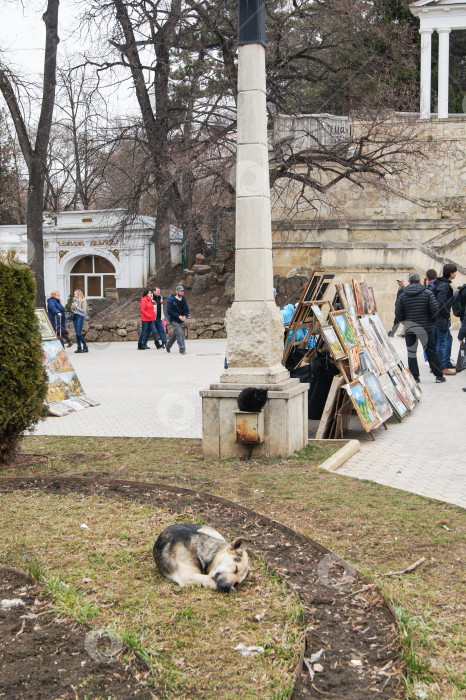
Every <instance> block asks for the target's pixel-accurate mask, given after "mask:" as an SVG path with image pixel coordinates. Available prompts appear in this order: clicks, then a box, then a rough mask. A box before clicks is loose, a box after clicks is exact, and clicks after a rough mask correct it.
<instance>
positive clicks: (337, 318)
mask: <svg viewBox="0 0 466 700" xmlns="http://www.w3.org/2000/svg"><path fill="white" fill-rule="evenodd" d="M330 318H331V319H332V323H333V325H334V327H335V330H336V332H337V334H338V337H339V339H340V342H341V344H342V345H343V347H344V349H345V350H346V352H348V351H349V350H350V349H351V348H355V347H359V342H358V339H357V337H356V332H355V330H354V328H353V325H352V323H351V321H350V320H349V318H348V315H347V313H346V311H331V312H330Z"/></svg>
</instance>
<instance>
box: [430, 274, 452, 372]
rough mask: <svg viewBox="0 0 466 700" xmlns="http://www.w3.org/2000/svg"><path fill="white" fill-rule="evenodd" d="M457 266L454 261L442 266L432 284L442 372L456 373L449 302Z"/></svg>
mask: <svg viewBox="0 0 466 700" xmlns="http://www.w3.org/2000/svg"><path fill="white" fill-rule="evenodd" d="M457 269H458V268H457V267H456V265H455V264H454V263H447V264H446V265H444V266H443V275H442V277H439V278H438V279H437V280H436V281H435V282H434V286H433V290H432V291H433V292H434V294H435V298H436V299H437V303H438V305H439V314H438V316H437V321H436V323H435V335H436V343H437V355H438V356H439V360H440V364H441V366H442V370H443V373H444V374H456V372H455V365H454V364H453V363H452V361H451V358H450V355H451V344H452V340H453V338H452V335H451V333H450V325H451V323H450V315H451V302H452V299H453V288H452V286H451V283H452V282H453V280H454V279H455V277H456V272H457Z"/></svg>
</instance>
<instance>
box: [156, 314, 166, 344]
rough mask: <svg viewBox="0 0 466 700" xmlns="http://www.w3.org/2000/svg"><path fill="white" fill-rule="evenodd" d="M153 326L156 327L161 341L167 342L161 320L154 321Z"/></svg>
mask: <svg viewBox="0 0 466 700" xmlns="http://www.w3.org/2000/svg"><path fill="white" fill-rule="evenodd" d="M154 323H155V327H156V329H157V333H158V334H159V338H160V340H161V341H162V343H163V344H164V345H166V344H167V336H166V334H165V328H164V327H163V321H161V320H159V321H154ZM154 341H155V335H154Z"/></svg>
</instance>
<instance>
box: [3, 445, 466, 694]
mask: <svg viewBox="0 0 466 700" xmlns="http://www.w3.org/2000/svg"><path fill="white" fill-rule="evenodd" d="M22 450H23V451H24V452H29V453H39V454H48V455H49V466H48V467H47V468H44V467H43V466H42V465H41V466H40V467H38V468H37V469H35V470H34V469H15V468H11V467H10V468H9V469H8V470H6V471H4V472H2V474H4V475H5V476H19V475H29V474H31V472H33V473H34V471H37V472H38V473H41V474H46V473H52V474H53V473H62V474H66V473H67V474H84V473H88V472H92V473H94V474H99V473H100V474H106V475H109V476H112V477H115V478H123V479H147V480H148V481H153V482H159V483H168V484H176V485H180V486H185V487H187V488H194V489H200V490H203V491H207V492H210V493H213V494H217V495H219V496H222V497H224V498H230V499H231V500H233V501H236V502H238V503H242V504H243V505H245V506H249V507H250V508H253V509H254V510H256V511H259V512H261V513H264V514H265V515H268V516H269V517H272V518H275V519H276V520H279V521H280V522H282V523H284V524H286V525H288V526H289V527H292V528H294V529H296V530H298V531H300V532H303V533H304V534H306V535H308V536H310V537H312V538H313V539H315V540H317V541H319V542H321V543H322V544H324V545H325V546H327V547H329V548H330V549H332V550H333V551H335V552H337V553H338V554H340V555H341V556H343V557H344V558H345V559H348V560H350V561H351V562H352V563H353V564H354V565H355V566H357V567H358V568H359V569H360V570H361V571H362V572H363V573H364V574H366V575H368V576H370V577H372V578H375V579H376V580H377V576H378V575H379V574H382V573H386V572H389V571H397V570H400V569H403V568H404V567H405V566H407V565H408V564H412V563H413V562H414V561H416V560H417V559H419V558H420V557H421V556H425V557H426V563H425V564H424V565H423V566H422V567H420V568H419V569H418V570H416V571H415V572H413V573H412V574H409V575H406V576H401V577H394V578H389V579H379V582H380V584H381V586H382V588H383V590H384V592H385V594H386V595H387V597H388V598H389V600H390V601H391V602H392V603H393V605H394V607H395V609H396V611H397V614H398V619H399V622H400V625H401V628H402V631H403V636H404V648H405V656H406V659H407V662H408V668H409V670H410V675H409V678H408V680H407V696H408V697H410V698H415V697H416V696H415V695H414V691H413V687H414V685H415V684H416V683H423V684H426V685H427V686H428V687H429V700H459V698H461V697H462V696H463V694H464V692H465V690H466V679H465V674H464V649H465V643H464V626H465V625H464V621H465V614H464V611H465V607H464V601H465V599H466V596H465V589H464V577H463V567H464V564H463V562H464V561H465V559H466V550H465V546H464V533H465V524H466V517H465V512H464V510H462V509H461V508H458V507H456V506H453V505H449V504H446V503H442V502H440V501H434V500H431V499H427V498H422V497H421V496H416V495H414V494H410V493H406V492H403V491H398V490H396V489H391V488H388V487H385V486H382V485H380V484H375V483H372V482H365V481H361V480H358V479H351V478H348V477H344V476H340V475H338V474H335V473H326V472H320V471H319V470H318V469H317V467H318V465H319V464H320V463H321V462H323V461H324V460H325V459H327V457H329V456H330V455H331V454H332V452H333V451H334V450H335V448H334V447H329V446H328V444H325V443H320V444H319V443H317V444H311V445H310V446H309V447H308V448H306V449H305V450H303V451H302V452H301V453H299V455H296V456H295V457H293V458H290V459H287V460H279V459H278V460H258V461H251V462H241V461H238V460H224V461H222V462H219V463H218V462H213V461H205V460H203V459H202V454H201V443H200V441H199V440H175V439H159V438H147V439H143V438H142V439H141V438H94V437H92V438H81V437H80V438H69V437H61V438H55V437H29V438H26V439H25V440H24V443H23V447H22ZM75 455H79V456H76V457H75ZM445 528H448V529H445ZM233 534H234V533H233Z"/></svg>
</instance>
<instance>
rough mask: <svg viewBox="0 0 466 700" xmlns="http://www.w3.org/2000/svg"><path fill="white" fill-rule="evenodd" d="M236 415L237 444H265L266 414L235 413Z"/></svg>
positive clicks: (261, 412)
mask: <svg viewBox="0 0 466 700" xmlns="http://www.w3.org/2000/svg"><path fill="white" fill-rule="evenodd" d="M233 413H234V414H235V442H240V443H242V444H245V445H259V444H260V443H261V442H264V412H263V411H260V412H259V413H250V412H249V411H238V410H236V411H233Z"/></svg>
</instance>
